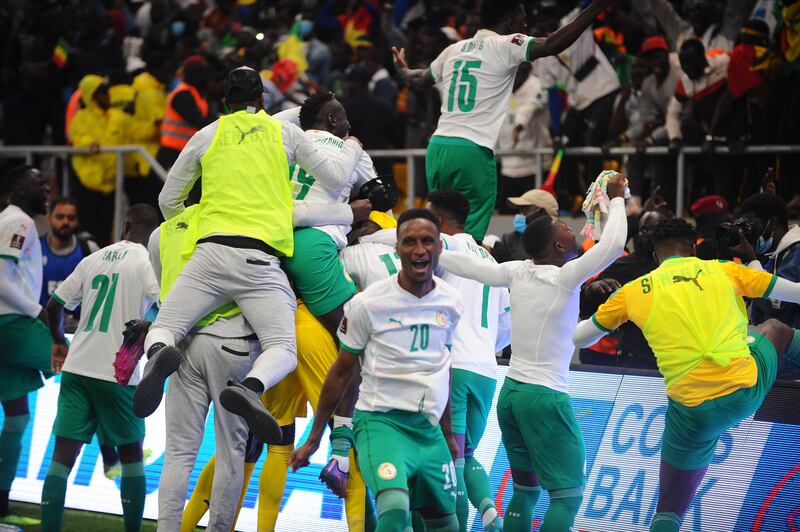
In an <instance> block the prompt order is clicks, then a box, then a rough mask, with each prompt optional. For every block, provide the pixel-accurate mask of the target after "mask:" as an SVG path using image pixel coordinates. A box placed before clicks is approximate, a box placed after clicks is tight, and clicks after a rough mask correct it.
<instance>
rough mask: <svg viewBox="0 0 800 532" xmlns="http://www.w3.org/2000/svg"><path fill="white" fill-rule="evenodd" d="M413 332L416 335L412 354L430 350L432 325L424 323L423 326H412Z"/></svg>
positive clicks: (413, 340)
mask: <svg viewBox="0 0 800 532" xmlns="http://www.w3.org/2000/svg"><path fill="white" fill-rule="evenodd" d="M411 332H413V333H414V338H413V339H412V340H411V352H412V353H416V352H417V351H424V350H426V349H428V340H430V325H428V324H427V323H423V324H422V325H412V326H411ZM417 339H419V348H417Z"/></svg>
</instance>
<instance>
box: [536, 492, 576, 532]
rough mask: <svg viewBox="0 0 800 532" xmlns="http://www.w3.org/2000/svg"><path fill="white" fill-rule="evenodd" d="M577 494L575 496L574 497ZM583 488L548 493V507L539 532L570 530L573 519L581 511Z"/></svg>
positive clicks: (573, 522)
mask: <svg viewBox="0 0 800 532" xmlns="http://www.w3.org/2000/svg"><path fill="white" fill-rule="evenodd" d="M575 493H577V495H574V494H575ZM581 501H583V488H573V489H563V490H553V491H551V492H550V506H548V507H547V511H546V512H545V514H544V518H543V519H542V527H541V528H540V529H539V532H561V531H563V530H572V525H574V524H575V517H576V516H577V515H578V510H580V509H581Z"/></svg>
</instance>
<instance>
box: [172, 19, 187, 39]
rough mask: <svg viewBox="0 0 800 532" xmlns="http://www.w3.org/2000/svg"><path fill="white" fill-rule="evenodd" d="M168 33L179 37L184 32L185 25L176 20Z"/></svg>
mask: <svg viewBox="0 0 800 532" xmlns="http://www.w3.org/2000/svg"><path fill="white" fill-rule="evenodd" d="M170 31H172V34H173V35H174V36H176V37H180V36H181V35H183V32H184V31H186V23H185V22H184V21H182V20H176V21H175V22H173V23H172V24H171V25H170Z"/></svg>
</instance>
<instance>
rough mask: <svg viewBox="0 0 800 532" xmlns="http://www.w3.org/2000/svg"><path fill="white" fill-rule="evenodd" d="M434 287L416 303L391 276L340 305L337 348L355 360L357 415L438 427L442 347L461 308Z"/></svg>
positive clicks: (444, 388) (444, 394)
mask: <svg viewBox="0 0 800 532" xmlns="http://www.w3.org/2000/svg"><path fill="white" fill-rule="evenodd" d="M434 281H435V283H436V286H435V287H434V289H433V290H431V291H430V292H429V293H428V294H426V295H425V296H424V297H422V298H418V297H417V296H415V295H413V294H411V293H410V292H407V291H406V290H404V289H403V288H401V287H400V284H399V283H398V280H397V275H393V276H391V277H390V278H388V279H384V280H383V281H379V282H377V283H375V284H373V285H372V286H370V287H369V288H367V289H366V290H365V291H363V292H361V293H359V294H356V296H355V297H353V299H351V300H350V301H348V302H347V303H346V304H345V307H344V318H343V319H342V323H341V325H340V326H339V340H340V342H341V347H342V349H346V350H348V351H351V352H353V353H358V354H360V355H361V386H360V388H359V396H358V403H357V404H356V408H357V409H359V410H363V411H367V412H388V411H389V410H402V411H405V412H420V413H422V414H424V415H425V417H427V418H428V420H429V421H430V422H431V423H432V424H434V425H436V424H438V423H439V419H440V418H441V417H442V413H443V412H444V409H445V407H446V406H447V401H448V399H449V392H450V351H449V350H448V348H447V346H448V345H449V344H450V343H451V341H452V337H453V331H454V330H455V327H456V324H457V323H458V320H459V318H460V317H461V311H462V305H461V300H460V297H459V294H458V292H456V290H455V289H454V288H453V287H451V286H450V285H448V284H447V283H446V282H444V281H442V280H441V279H439V278H437V277H434Z"/></svg>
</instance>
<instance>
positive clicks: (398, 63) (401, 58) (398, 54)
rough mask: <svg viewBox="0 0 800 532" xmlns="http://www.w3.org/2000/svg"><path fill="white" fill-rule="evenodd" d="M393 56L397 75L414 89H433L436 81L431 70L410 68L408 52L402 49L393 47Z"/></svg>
mask: <svg viewBox="0 0 800 532" xmlns="http://www.w3.org/2000/svg"><path fill="white" fill-rule="evenodd" d="M392 56H394V66H395V69H397V73H398V74H400V77H401V78H403V81H405V82H406V84H407V85H408V86H409V87H411V88H414V89H426V88H428V87H433V85H434V83H436V80H435V79H433V74H431V69H430V68H415V69H411V68H408V63H406V50H405V48H400V49H399V50H398V49H397V48H396V47H394V46H392Z"/></svg>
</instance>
